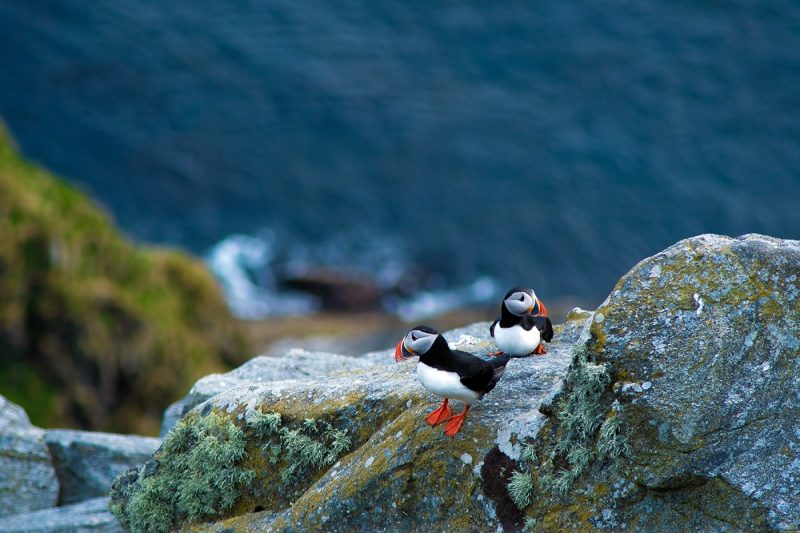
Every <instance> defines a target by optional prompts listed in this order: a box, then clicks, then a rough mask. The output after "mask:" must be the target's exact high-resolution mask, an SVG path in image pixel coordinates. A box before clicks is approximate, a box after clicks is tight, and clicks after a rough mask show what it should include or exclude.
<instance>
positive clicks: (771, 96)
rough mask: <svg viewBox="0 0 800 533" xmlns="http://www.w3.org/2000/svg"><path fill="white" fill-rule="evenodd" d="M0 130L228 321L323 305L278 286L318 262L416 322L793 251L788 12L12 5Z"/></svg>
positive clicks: (280, 0)
mask: <svg viewBox="0 0 800 533" xmlns="http://www.w3.org/2000/svg"><path fill="white" fill-rule="evenodd" d="M0 115H1V116H2V117H3V119H4V120H5V121H6V122H7V124H8V126H9V127H10V129H11V130H12V132H13V134H14V136H15V138H16V139H17V140H18V142H19V144H20V146H21V148H22V149H23V151H24V152H25V154H26V155H27V156H28V157H30V158H32V159H34V160H36V161H38V162H40V163H42V164H43V165H45V166H47V167H48V168H50V169H52V170H53V171H55V172H57V173H59V174H61V175H64V176H66V177H68V178H69V179H70V180H72V181H73V182H74V183H76V184H78V185H80V186H81V187H82V188H84V189H85V190H87V191H88V192H90V193H91V194H92V195H93V196H94V197H95V198H97V199H98V200H99V201H101V202H102V203H103V204H104V205H105V206H106V207H107V209H108V210H109V211H111V212H112V213H113V214H114V216H115V217H116V219H117V220H118V222H119V224H120V225H121V226H122V228H123V229H124V230H125V231H126V232H128V233H129V234H130V235H132V236H133V237H135V238H136V239H138V240H141V241H147V242H153V243H164V244H170V245H177V246H180V247H182V248H184V249H187V250H190V251H193V252H195V253H197V254H201V255H204V256H205V257H207V259H208V261H209V263H210V264H211V265H212V267H213V268H214V269H215V271H216V272H217V273H218V275H219V276H220V277H221V279H222V280H223V282H224V283H225V286H226V288H227V290H228V295H229V298H230V300H231V303H232V305H233V306H234V308H235V309H236V310H237V312H238V313H240V314H242V315H245V316H262V315H269V314H286V313H304V312H308V311H310V310H312V309H314V307H315V306H316V305H317V302H315V300H313V299H312V298H310V297H309V296H307V295H303V294H299V293H287V292H284V291H282V290H280V289H279V282H278V281H279V280H278V278H279V277H280V276H281V275H284V276H285V275H287V273H288V274H289V275H292V274H294V273H301V274H302V273H303V272H304V271H307V270H308V269H309V268H316V267H320V266H322V267H325V268H329V269H334V270H337V271H339V272H343V273H345V274H346V275H348V276H365V277H370V278H372V279H375V280H377V282H378V283H379V284H381V285H382V286H385V287H390V286H395V285H397V284H402V283H407V280H408V279H413V280H414V281H413V283H412V286H413V289H412V290H410V291H406V293H404V294H403V295H400V296H397V297H396V298H388V299H387V300H386V302H385V305H386V306H387V307H388V308H389V309H390V310H392V311H395V312H397V313H399V314H402V315H404V316H407V317H416V316H425V315H426V314H431V313H433V312H435V311H438V310H441V309H443V308H447V307H457V306H459V305H464V304H466V303H470V302H481V301H485V300H487V299H491V298H496V295H497V293H498V292H504V290H505V288H507V287H508V286H510V285H528V286H533V287H534V288H535V289H536V291H537V293H538V294H539V295H540V296H541V297H542V298H543V299H544V300H545V301H547V299H549V298H550V299H552V298H560V297H579V298H581V299H583V300H587V301H591V302H594V303H599V302H600V301H601V300H602V299H603V298H604V297H605V296H606V295H607V294H608V292H609V291H610V290H611V288H612V287H613V284H614V283H615V282H616V280H617V279H618V278H619V277H620V276H621V275H623V274H624V273H625V272H626V271H627V270H628V269H630V268H631V267H632V266H633V265H634V264H635V263H636V262H637V261H638V260H640V259H642V258H644V257H646V256H648V255H650V254H653V253H655V252H658V251H659V250H661V249H663V248H665V247H666V246H669V245H670V244H672V243H674V242H675V241H677V240H679V239H681V238H684V237H688V236H692V235H695V234H699V233H705V232H714V233H722V234H728V235H739V234H743V233H749V232H761V233H767V234H770V235H773V236H777V237H786V238H800V2H797V1H796V0H772V1H760V0H730V1H726V2H720V1H704V0H692V1H680V0H679V1H675V2H657V1H643V0H636V1H632V0H628V1H622V2H609V1H605V0H600V1H592V2H589V1H583V0H576V1H572V2H514V1H511V2H503V3H491V2H477V1H465V2H444V3H437V2H433V3H431V2H420V1H416V0H410V1H407V2H355V1H352V0H333V1H328V2H313V1H312V2H296V1H290V0H274V1H271V2H257V1H254V0H242V1H239V2H223V1H220V0H208V1H204V2H190V1H186V0H175V1H170V2H141V1H134V0H106V1H104V2H75V1H72V0H69V1H67V0H41V1H36V2H32V1H30V0H4V1H3V2H2V3H0ZM403 280H406V281H403ZM411 293H413V294H411Z"/></svg>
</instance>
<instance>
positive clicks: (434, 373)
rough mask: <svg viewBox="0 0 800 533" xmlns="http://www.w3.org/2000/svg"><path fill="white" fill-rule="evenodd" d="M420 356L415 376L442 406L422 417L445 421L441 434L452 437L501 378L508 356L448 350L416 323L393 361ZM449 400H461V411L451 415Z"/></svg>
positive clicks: (436, 335) (433, 333)
mask: <svg viewBox="0 0 800 533" xmlns="http://www.w3.org/2000/svg"><path fill="white" fill-rule="evenodd" d="M413 356H419V363H417V379H419V382H420V383H422V386H423V387H425V388H426V389H428V390H429V391H430V392H432V393H434V394H436V395H437V396H440V397H442V398H444V401H443V402H442V405H441V406H440V407H439V408H438V409H436V410H435V411H433V412H432V413H431V414H429V415H428V416H427V418H426V419H425V421H426V422H428V424H430V425H431V426H436V425H438V424H442V423H444V422H447V425H446V426H445V430H444V434H445V435H447V436H448V437H454V436H455V435H456V434H457V433H458V430H459V429H461V425H462V424H463V423H464V419H465V418H466V417H467V412H468V411H469V409H470V407H471V406H472V403H473V402H476V401H478V400H480V399H481V398H483V396H484V395H485V394H487V393H488V392H490V391H491V390H492V389H494V387H495V385H497V382H498V381H500V378H501V377H503V372H504V371H505V368H506V364H507V363H508V361H509V359H510V356H509V355H500V356H497V357H494V358H492V359H489V360H488V361H486V360H483V359H481V358H480V357H477V356H475V355H472V354H471V353H468V352H462V351H459V350H451V349H450V346H448V344H447V341H446V340H445V339H444V337H442V336H441V335H440V334H439V332H438V331H436V330H435V329H433V328H432V327H430V326H417V327H415V328H414V329H412V330H411V331H409V332H408V334H407V335H406V336H405V337H403V339H402V340H401V341H400V342H399V343H397V347H396V348H395V351H394V359H395V361H398V362H399V361H405V360H406V359H409V358H411V357H413ZM450 399H456V400H461V401H462V402H464V411H463V412H461V413H459V414H457V415H453V414H452V413H451V412H450V407H449V405H448V403H449V401H450Z"/></svg>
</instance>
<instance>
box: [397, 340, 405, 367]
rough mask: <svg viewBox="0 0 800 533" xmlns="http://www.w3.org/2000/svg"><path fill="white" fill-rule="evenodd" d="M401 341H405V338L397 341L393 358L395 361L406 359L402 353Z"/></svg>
mask: <svg viewBox="0 0 800 533" xmlns="http://www.w3.org/2000/svg"><path fill="white" fill-rule="evenodd" d="M403 341H405V339H401V340H400V342H398V343H397V346H396V347H395V349H394V360H395V362H397V363H399V362H400V361H405V360H406V359H408V357H406V356H405V355H403Z"/></svg>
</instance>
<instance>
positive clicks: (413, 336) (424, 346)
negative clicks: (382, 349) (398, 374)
mask: <svg viewBox="0 0 800 533" xmlns="http://www.w3.org/2000/svg"><path fill="white" fill-rule="evenodd" d="M422 328H424V329H422ZM438 336H439V332H437V331H436V330H435V329H433V328H431V327H429V326H417V327H416V328H414V329H412V330H411V331H409V332H408V334H407V335H406V336H405V337H403V339H402V340H401V341H400V342H398V343H397V346H396V347H395V349H394V360H395V361H397V362H400V361H406V360H407V359H410V358H412V357H414V356H415V355H416V356H420V355H422V354H424V353H427V351H428V350H430V349H431V346H433V343H434V342H435V341H436V337H438Z"/></svg>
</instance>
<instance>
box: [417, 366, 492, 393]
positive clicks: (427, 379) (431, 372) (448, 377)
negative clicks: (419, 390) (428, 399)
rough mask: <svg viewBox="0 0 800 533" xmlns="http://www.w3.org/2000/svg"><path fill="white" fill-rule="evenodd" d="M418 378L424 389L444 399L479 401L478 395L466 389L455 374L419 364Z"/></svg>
mask: <svg viewBox="0 0 800 533" xmlns="http://www.w3.org/2000/svg"><path fill="white" fill-rule="evenodd" d="M417 378H418V379H419V382H420V383H422V386H423V387H425V388H426V389H428V390H429V391H431V392H432V393H434V394H438V395H439V396H441V397H443V398H454V399H456V400H461V401H462V402H465V403H472V402H474V401H475V400H478V399H479V395H478V393H476V392H475V391H473V390H470V389H468V388H467V387H465V386H464V384H463V383H461V378H459V377H458V374H457V373H455V372H447V371H446V370H437V369H435V368H433V367H430V366H428V365H426V364H425V363H417Z"/></svg>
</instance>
